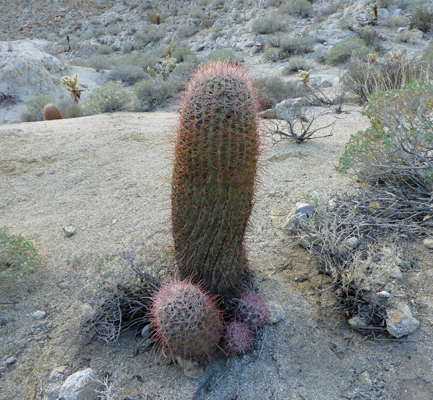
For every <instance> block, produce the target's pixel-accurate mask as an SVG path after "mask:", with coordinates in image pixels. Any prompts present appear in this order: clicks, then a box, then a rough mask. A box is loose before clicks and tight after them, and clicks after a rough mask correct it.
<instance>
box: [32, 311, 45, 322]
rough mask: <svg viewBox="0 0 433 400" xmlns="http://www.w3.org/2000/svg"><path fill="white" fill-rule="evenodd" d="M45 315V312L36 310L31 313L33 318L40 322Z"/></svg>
mask: <svg viewBox="0 0 433 400" xmlns="http://www.w3.org/2000/svg"><path fill="white" fill-rule="evenodd" d="M45 315H46V312H45V311H41V310H38V311H35V312H34V313H33V318H34V319H36V320H38V321H40V320H41V319H44V318H45Z"/></svg>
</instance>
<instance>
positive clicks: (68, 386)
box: [59, 368, 100, 400]
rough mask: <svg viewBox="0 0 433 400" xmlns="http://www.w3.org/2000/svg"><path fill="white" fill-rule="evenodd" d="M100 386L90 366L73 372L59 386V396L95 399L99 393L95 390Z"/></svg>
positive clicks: (66, 399)
mask: <svg viewBox="0 0 433 400" xmlns="http://www.w3.org/2000/svg"><path fill="white" fill-rule="evenodd" d="M99 388H100V383H99V382H98V381H97V380H96V374H95V372H94V371H93V370H92V369H91V368H86V369H84V370H82V371H78V372H75V374H72V375H71V376H70V377H68V379H66V381H65V383H64V384H63V385H62V387H61V388H60V392H59V397H60V398H64V400H96V399H97V398H98V397H99V395H98V394H97V393H96V392H95V390H98V389H99Z"/></svg>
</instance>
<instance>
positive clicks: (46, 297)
mask: <svg viewBox="0 0 433 400" xmlns="http://www.w3.org/2000/svg"><path fill="white" fill-rule="evenodd" d="M334 119H335V121H336V123H335V130H334V135H333V136H332V137H327V138H323V139H317V140H312V141H308V142H306V143H304V144H302V145H296V144H294V143H292V142H288V141H285V142H282V143H279V144H278V145H275V146H273V147H271V146H269V143H268V145H267V146H266V147H265V150H264V152H263V155H262V158H261V166H262V169H261V177H260V178H261V184H260V187H259V188H258V193H257V201H256V208H255V210H254V215H253V217H252V228H251V230H250V233H249V237H248V243H249V249H250V260H251V267H252V270H253V271H254V274H255V277H256V283H257V285H258V287H259V288H260V291H261V293H262V294H263V295H264V296H265V297H266V298H267V299H268V301H270V302H273V303H274V304H277V305H278V306H279V307H280V308H281V321H280V322H278V323H276V324H273V325H271V324H270V325H267V326H266V328H265V329H264V331H263V332H262V333H261V336H260V337H261V338H260V340H259V341H258V342H257V345H256V349H255V350H254V351H252V352H251V353H249V354H247V355H246V356H244V357H236V358H233V359H231V360H229V361H227V360H225V359H223V357H217V358H216V359H215V361H214V362H213V363H207V364H205V365H204V375H203V376H202V377H201V378H199V379H191V378H187V377H186V376H185V375H184V374H183V372H182V371H181V370H180V369H179V368H178V367H177V366H176V365H174V364H173V363H171V362H169V361H168V360H166V359H164V358H161V359H159V358H155V357H153V356H150V355H149V354H148V353H147V352H146V351H144V352H138V354H137V352H135V351H134V346H136V345H137V342H136V341H134V338H133V337H132V336H128V335H127V336H125V337H123V338H122V340H121V342H120V343H119V345H113V346H107V345H103V344H100V343H93V344H90V345H87V346H82V345H81V344H80V341H79V337H78V332H79V328H80V323H81V321H82V320H83V317H85V316H86V315H89V314H91V312H92V301H91V300H92V298H93V297H92V295H93V294H94V293H95V292H97V291H98V290H99V288H100V285H101V283H102V281H103V280H109V281H122V279H123V278H124V276H126V275H127V274H128V273H127V267H126V266H125V265H124V263H122V262H121V260H120V255H121V254H122V253H124V252H125V249H132V250H134V252H135V254H136V255H137V260H138V262H139V263H141V265H152V263H158V260H160V259H163V258H164V257H167V254H170V246H171V236H170V218H169V217H170V202H169V196H170V178H171V152H172V139H173V134H174V132H175V124H176V115H175V114H172V113H117V114H104V115H97V116H92V117H83V118H77V119H73V120H60V121H50V122H35V123H20V124H14V125H6V126H0V226H4V225H7V226H10V227H12V233H15V234H18V233H21V234H23V235H24V236H25V237H26V238H27V239H29V240H31V241H32V242H33V243H34V244H35V246H36V248H37V249H38V251H39V261H40V266H39V267H38V268H37V269H36V271H34V273H32V274H29V276H28V277H27V280H26V281H25V282H23V283H21V284H20V283H18V282H15V281H13V280H11V279H2V280H0V321H2V322H1V324H0V398H1V399H4V400H12V399H14V400H15V399H26V400H27V399H42V398H44V397H43V396H44V393H45V391H46V389H47V385H48V380H49V375H50V373H51V371H52V370H53V368H55V367H58V366H67V367H68V368H69V370H70V372H71V373H72V372H75V371H77V370H81V369H84V368H85V367H91V368H93V369H94V370H95V372H96V373H97V374H98V376H99V378H100V379H102V378H103V377H104V376H108V377H109V380H110V382H112V383H113V385H114V386H113V387H114V392H115V398H116V399H238V400H240V399H281V400H286V399H288V400H291V399H296V400H301V399H303V400H305V399H308V400H334V399H335V400H336V399H389V400H391V399H392V400H410V399H417V400H431V398H432V397H433V395H432V393H433V372H432V368H433V345H432V343H433V325H432V322H431V321H432V315H433V310H432V291H431V287H433V285H432V283H433V276H432V273H431V272H430V271H429V265H428V263H427V262H420V263H419V265H418V266H417V267H416V268H415V269H413V270H410V271H409V272H407V273H405V275H404V278H403V281H402V282H400V285H401V287H402V288H404V289H405V293H407V296H406V297H407V301H409V302H410V303H409V304H411V307H412V311H413V312H414V314H415V315H416V317H417V318H418V319H419V320H420V322H421V324H420V327H419V328H418V330H416V331H415V332H414V333H413V334H412V335H410V337H405V338H403V340H391V339H386V338H383V339H380V340H371V339H367V340H366V338H365V337H364V336H362V335H361V334H359V333H356V332H354V331H352V330H350V329H349V328H348V325H347V322H346V321H345V319H344V318H343V317H342V316H341V315H340V314H338V312H326V313H324V314H323V315H324V318H323V320H322V321H321V322H320V320H321V316H322V313H323V308H322V306H323V303H324V299H320V298H319V297H317V296H315V295H314V294H315V290H314V288H315V287H318V284H319V282H320V278H319V277H318V276H317V270H316V269H315V266H314V265H313V263H312V262H310V260H309V257H308V255H307V254H306V253H305V251H304V250H303V249H301V248H299V247H297V246H294V245H292V244H291V243H290V241H289V239H288V237H287V235H286V234H285V233H284V232H282V231H280V230H278V229H276V228H275V226H274V223H273V222H272V218H271V216H273V217H275V216H277V217H278V216H283V217H284V214H287V213H289V211H291V209H292V208H293V206H294V204H295V203H296V202H297V201H308V199H309V196H317V195H322V194H326V193H329V192H335V191H346V190H349V187H350V181H349V179H348V178H346V177H344V176H340V175H338V174H337V173H336V172H335V171H334V169H333V166H334V165H335V164H336V163H337V160H338V157H339V156H340V155H341V153H342V151H343V149H344V145H345V143H346V142H347V140H348V138H349V136H350V134H351V133H355V132H356V131H357V130H359V129H363V128H365V127H366V121H365V120H363V119H362V117H361V116H360V115H359V113H358V111H357V110H355V109H351V110H349V113H348V114H340V115H329V116H325V117H323V119H322V120H320V121H319V123H321V124H325V123H326V122H327V121H331V120H334ZM264 141H265V142H267V141H266V140H264ZM274 222H275V218H274ZM70 225H72V226H73V227H74V228H75V232H76V233H75V235H73V236H72V237H69V238H68V237H66V236H65V235H64V232H63V227H66V226H70ZM427 256H428V254H427ZM420 259H421V260H428V258H426V255H425V254H424V255H423V257H421V258H420ZM289 261H292V263H293V267H292V269H290V270H286V271H284V272H281V273H278V272H277V270H278V268H279V267H281V266H283V265H286V264H287V263H288V262H289ZM302 273H306V274H307V275H308V279H307V280H306V281H305V282H302V283H297V282H296V281H295V278H296V277H297V276H298V275H299V274H302ZM320 300H321V301H320ZM6 303H7V304H6ZM9 303H13V304H9ZM37 310H42V311H45V312H46V317H45V319H43V320H41V321H38V320H35V319H34V318H33V317H32V314H33V313H34V312H35V311H37ZM10 357H14V358H15V359H16V360H15V362H13V363H12V364H10V365H6V362H5V361H6V360H7V359H8V358H10Z"/></svg>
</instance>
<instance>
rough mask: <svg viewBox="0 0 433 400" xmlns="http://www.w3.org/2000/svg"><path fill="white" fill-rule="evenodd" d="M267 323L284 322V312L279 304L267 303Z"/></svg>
mask: <svg viewBox="0 0 433 400" xmlns="http://www.w3.org/2000/svg"><path fill="white" fill-rule="evenodd" d="M268 311H269V319H268V321H269V323H270V324H276V323H278V322H281V321H283V320H284V310H283V307H281V305H280V304H278V303H276V302H274V301H268Z"/></svg>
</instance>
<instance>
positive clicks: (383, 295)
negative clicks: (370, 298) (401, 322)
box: [378, 290, 391, 299]
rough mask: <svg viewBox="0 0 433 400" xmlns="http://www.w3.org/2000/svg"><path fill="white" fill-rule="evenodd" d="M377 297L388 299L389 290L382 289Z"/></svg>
mask: <svg viewBox="0 0 433 400" xmlns="http://www.w3.org/2000/svg"><path fill="white" fill-rule="evenodd" d="M378 295H379V297H381V298H382V299H389V296H391V295H390V294H389V292H387V291H386V290H382V291H381V292H379V293H378Z"/></svg>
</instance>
